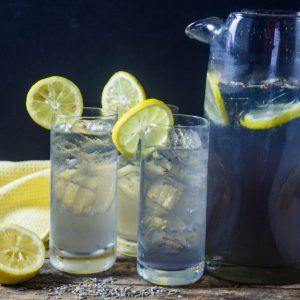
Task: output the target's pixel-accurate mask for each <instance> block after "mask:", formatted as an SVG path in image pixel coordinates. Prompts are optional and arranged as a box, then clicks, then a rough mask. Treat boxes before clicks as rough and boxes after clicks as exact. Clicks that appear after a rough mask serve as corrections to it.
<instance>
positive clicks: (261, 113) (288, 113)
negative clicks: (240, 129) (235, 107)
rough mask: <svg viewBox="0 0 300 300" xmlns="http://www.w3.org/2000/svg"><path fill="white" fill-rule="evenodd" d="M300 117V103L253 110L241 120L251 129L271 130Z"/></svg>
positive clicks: (274, 105)
mask: <svg viewBox="0 0 300 300" xmlns="http://www.w3.org/2000/svg"><path fill="white" fill-rule="evenodd" d="M299 117H300V102H293V103H280V104H272V105H269V106H267V107H265V108H261V109H256V110H251V111H249V112H248V113H246V114H245V115H244V116H243V118H242V119H241V120H240V123H241V125H242V126H244V127H246V128H249V129H270V128H273V127H277V126H280V125H283V124H285V123H287V122H289V121H292V120H294V119H297V118H299Z"/></svg>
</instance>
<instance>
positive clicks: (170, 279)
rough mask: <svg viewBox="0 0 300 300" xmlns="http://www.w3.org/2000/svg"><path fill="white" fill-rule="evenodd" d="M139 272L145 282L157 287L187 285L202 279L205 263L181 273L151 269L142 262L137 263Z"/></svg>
mask: <svg viewBox="0 0 300 300" xmlns="http://www.w3.org/2000/svg"><path fill="white" fill-rule="evenodd" d="M137 271H138V273H139V275H140V276H141V277H143V278H144V279H145V280H147V281H149V282H151V283H154V284H157V285H164V286H177V285H186V284H190V283H194V282H196V281H197V280H199V279H200V278H201V277H202V275H203V272H204V262H201V263H199V264H196V265H195V266H193V267H192V268H188V269H184V270H181V271H162V270H158V269H152V268H149V267H147V266H145V265H143V264H142V263H141V262H140V261H137Z"/></svg>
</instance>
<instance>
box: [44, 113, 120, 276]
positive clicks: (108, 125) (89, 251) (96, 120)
mask: <svg viewBox="0 0 300 300" xmlns="http://www.w3.org/2000/svg"><path fill="white" fill-rule="evenodd" d="M115 121H116V115H111V116H104V115H103V113H102V110H101V109H97V108H86V109H84V111H83V115H82V116H81V117H63V116H61V117H58V118H57V119H56V120H54V122H53V126H52V129H51V232H50V261H51V263H52V265H53V266H54V267H55V268H57V269H59V270H61V271H64V272H69V273H77V274H91V273H96V272H100V271H104V270H107V269H108V268H110V267H111V266H112V265H113V264H114V262H115V260H116V196H117V193H116V190H117V162H118V153H117V150H116V149H115V147H114V145H113V143H112V139H111V132H112V128H113V125H114V123H115Z"/></svg>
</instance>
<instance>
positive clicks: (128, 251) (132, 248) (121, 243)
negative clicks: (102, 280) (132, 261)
mask: <svg viewBox="0 0 300 300" xmlns="http://www.w3.org/2000/svg"><path fill="white" fill-rule="evenodd" d="M117 249H118V252H119V253H120V254H123V255H126V256H130V257H136V256H137V243H136V242H131V241H127V240H124V239H122V238H120V237H118V243H117Z"/></svg>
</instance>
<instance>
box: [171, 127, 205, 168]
mask: <svg viewBox="0 0 300 300" xmlns="http://www.w3.org/2000/svg"><path fill="white" fill-rule="evenodd" d="M207 148H208V137H205V136H204V135H203V136H202V137H201V138H200V135H199V133H198V132H197V131H195V130H193V129H186V128H175V129H174V130H173V131H172V134H171V150H172V151H170V153H169V154H168V155H169V156H170V155H173V157H175V158H176V159H178V161H179V162H181V163H184V164H188V165H192V164H195V163H197V162H198V161H199V159H200V157H201V155H202V151H203V149H206V152H207ZM204 151H205V150H204Z"/></svg>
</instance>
